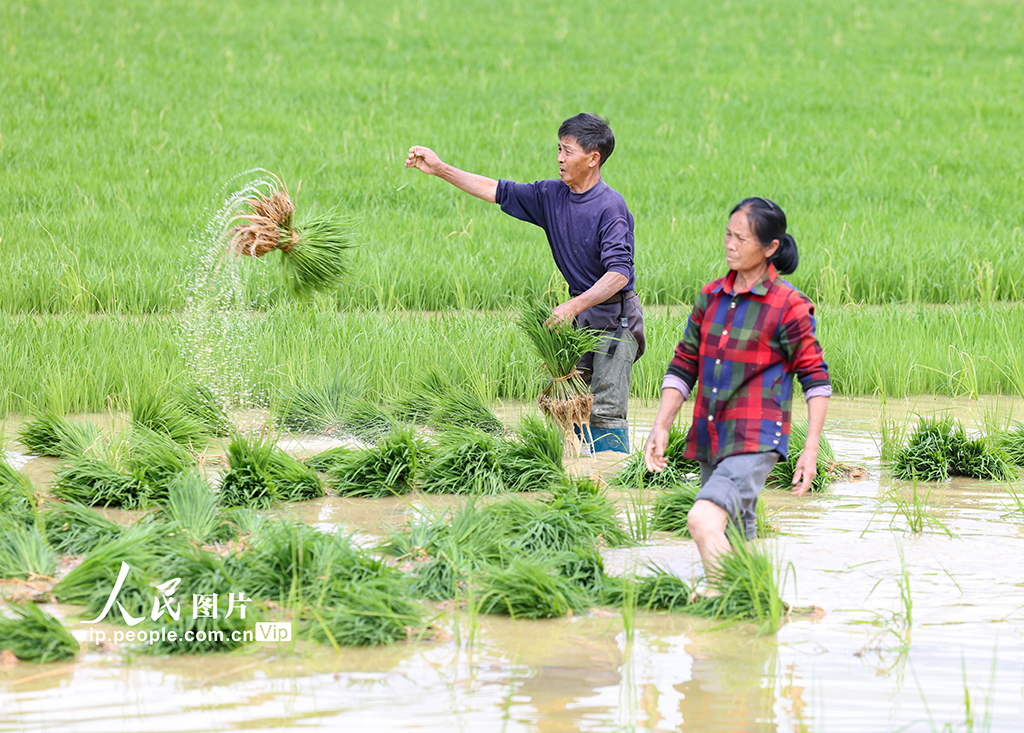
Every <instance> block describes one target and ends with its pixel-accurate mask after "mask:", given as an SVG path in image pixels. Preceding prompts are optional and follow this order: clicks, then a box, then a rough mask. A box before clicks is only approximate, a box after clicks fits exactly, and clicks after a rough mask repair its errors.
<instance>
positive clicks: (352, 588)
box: [309, 580, 424, 648]
mask: <svg viewBox="0 0 1024 733" xmlns="http://www.w3.org/2000/svg"><path fill="white" fill-rule="evenodd" d="M345 591H346V592H345V594H344V595H343V596H341V597H339V598H337V599H336V600H335V601H334V602H333V603H332V604H331V605H330V606H328V607H325V608H322V609H319V610H317V611H316V612H315V613H314V621H313V622H312V623H311V624H310V627H309V630H310V636H312V638H313V639H314V640H316V641H318V642H320V643H321V644H330V645H331V646H333V647H335V648H337V647H343V646H378V645H382V644H393V643H395V642H398V641H402V640H404V639H407V638H409V636H410V635H411V634H412V633H413V632H414V631H415V630H416V629H420V628H422V627H423V625H424V619H423V610H422V608H420V607H419V606H418V605H417V604H415V603H412V602H410V601H409V600H407V599H406V598H405V597H404V594H403V593H402V590H401V587H400V586H398V585H397V584H396V583H395V582H394V581H381V580H371V581H363V582H359V583H352V584H350V585H349V586H348V587H347V588H346V589H345Z"/></svg>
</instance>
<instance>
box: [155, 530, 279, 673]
mask: <svg viewBox="0 0 1024 733" xmlns="http://www.w3.org/2000/svg"><path fill="white" fill-rule="evenodd" d="M239 571H240V565H239V563H238V562H237V561H236V560H235V559H234V558H223V557H221V556H220V555H217V554H215V553H212V552H205V551H203V550H200V549H197V548H195V547H183V548H180V549H179V550H178V551H177V552H175V553H173V554H172V555H170V556H169V557H168V559H167V563H166V570H164V571H163V577H162V580H167V579H170V578H180V579H181V583H180V584H179V586H178V588H177V591H176V597H177V598H178V599H179V600H181V601H182V603H181V612H180V616H179V618H178V619H177V620H175V619H174V618H173V617H171V616H170V615H169V614H167V613H166V612H165V614H164V615H163V616H162V617H160V618H159V619H158V620H157V621H156V622H155V623H156V625H159V626H163V627H166V630H167V635H166V636H165V635H164V634H161V635H160V637H159V639H158V640H157V641H156V642H155V643H152V644H147V645H146V646H144V647H143V648H142V651H144V652H146V653H148V654H158V655H159V654H206V653H211V652H224V651H230V650H232V649H237V648H239V647H241V646H244V645H245V644H246V639H245V632H246V631H251V630H252V628H253V627H254V626H255V624H256V616H257V613H258V611H259V609H258V608H257V607H256V606H255V604H253V603H245V602H243V601H242V599H241V598H239V596H240V595H242V596H245V593H246V590H245V589H244V586H243V585H242V583H243V582H244V581H243V580H242V575H241V573H240V572H239ZM154 593H155V591H154ZM231 594H234V595H235V599H234V600H235V603H234V605H233V606H232V603H231V601H232V599H231V597H230V596H231ZM196 596H197V597H198V599H197V603H196V604H194V605H193V603H191V602H189V601H185V600H184V599H193V597H196ZM245 599H246V600H249V601H251V600H252V599H251V598H250V597H249V596H245ZM206 604H209V605H206ZM243 606H244V607H245V610H244V611H243V610H242V607H243ZM229 611H230V615H229ZM243 613H244V614H245V617H244V618H243V617H242V614H243ZM153 627H154V624H153V623H149V624H147V626H146V627H145V628H147V629H151V628H153ZM172 631H173V632H174V633H175V635H176V638H175V640H174V641H171V640H170V638H169V636H170V633H171V632H172Z"/></svg>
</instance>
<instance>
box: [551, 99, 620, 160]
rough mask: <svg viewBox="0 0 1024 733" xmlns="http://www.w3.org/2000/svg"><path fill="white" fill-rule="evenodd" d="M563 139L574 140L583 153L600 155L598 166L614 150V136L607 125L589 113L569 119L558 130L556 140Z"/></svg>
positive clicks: (581, 113) (582, 113)
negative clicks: (597, 153) (569, 138)
mask: <svg viewBox="0 0 1024 733" xmlns="http://www.w3.org/2000/svg"><path fill="white" fill-rule="evenodd" d="M565 137H571V138H575V140H576V142H577V143H579V146H580V147H581V148H583V152H585V153H592V152H593V151H595V150H596V151H597V152H599V153H600V154H601V160H600V161H599V162H598V166H602V165H604V162H605V161H606V160H608V158H610V157H611V156H612V151H613V150H615V136H614V135H613V134H612V128H610V127H608V123H607V122H605V121H604V120H603V119H601V118H600V117H598V116H597V115H592V114H590V113H589V112H580V113H579V114H578V115H576V116H575V117H570V118H569V119H567V120H566V121H565V122H563V123H562V126H561V127H559V128H558V139H559V140H561V139H562V138H565Z"/></svg>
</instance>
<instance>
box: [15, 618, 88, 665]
mask: <svg viewBox="0 0 1024 733" xmlns="http://www.w3.org/2000/svg"><path fill="white" fill-rule="evenodd" d="M10 608H11V610H12V611H13V612H14V617H13V618H7V617H5V616H0V649H7V650H10V652H11V653H12V654H14V656H16V657H17V658H18V659H20V660H22V661H23V662H38V663H39V664H45V663H46V662H55V661H58V660H61V659H70V658H71V657H74V656H76V655H77V654H78V651H79V644H78V641H77V640H76V639H75V637H73V636H72V635H71V632H70V631H68V630H67V629H66V628H64V624H62V623H61V622H60V621H58V620H57V619H55V618H54V617H53V616H51V615H50V614H48V613H46V612H44V611H42V610H41V609H39V608H38V607H37V606H36V604H34V603H15V604H12V605H11V606H10Z"/></svg>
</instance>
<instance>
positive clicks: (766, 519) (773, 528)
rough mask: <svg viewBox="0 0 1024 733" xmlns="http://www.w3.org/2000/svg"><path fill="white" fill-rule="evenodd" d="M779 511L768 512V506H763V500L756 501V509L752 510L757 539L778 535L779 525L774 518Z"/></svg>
mask: <svg viewBox="0 0 1024 733" xmlns="http://www.w3.org/2000/svg"><path fill="white" fill-rule="evenodd" d="M780 511H781V510H780V509H775V510H772V511H769V510H768V505H767V504H765V502H764V500H763V499H758V502H757V507H756V509H755V510H754V524H755V526H756V528H757V536H758V537H760V538H764V537H774V536H775V535H777V534H779V525H778V522H776V521H775V516H776V515H777V514H778V513H779V512H780Z"/></svg>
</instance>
